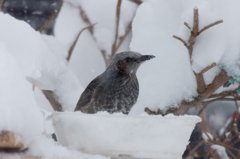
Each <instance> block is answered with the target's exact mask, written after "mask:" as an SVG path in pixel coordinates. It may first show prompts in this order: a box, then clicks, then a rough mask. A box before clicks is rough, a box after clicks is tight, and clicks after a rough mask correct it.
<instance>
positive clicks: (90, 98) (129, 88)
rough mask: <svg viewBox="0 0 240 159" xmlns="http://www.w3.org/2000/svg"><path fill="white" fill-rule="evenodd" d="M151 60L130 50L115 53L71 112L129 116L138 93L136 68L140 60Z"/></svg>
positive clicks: (150, 57)
mask: <svg viewBox="0 0 240 159" xmlns="http://www.w3.org/2000/svg"><path fill="white" fill-rule="evenodd" d="M154 57H155V56H153V55H141V54H140V53H137V52H132V51H125V52H121V53H118V54H116V55H115V56H114V57H113V59H112V61H111V63H110V65H109V66H108V68H107V69H106V70H105V71H104V72H103V73H102V74H101V75H99V76H98V77H96V78H95V79H94V80H93V81H92V82H91V83H90V84H89V85H88V86H87V88H86V89H85V90H84V92H83V93H82V95H81V96H80V99H79V101H78V103H77V106H76V108H75V110H74V111H78V110H79V111H81V112H84V113H96V112H98V111H107V112H109V113H114V112H122V113H124V114H128V113H129V111H130V110H131V108H132V106H133V105H134V104H135V103H136V101H137V98H138V94H139V85H138V80H137V77H136V72H137V69H138V67H139V66H140V64H141V63H142V62H143V61H146V60H150V59H152V58H154Z"/></svg>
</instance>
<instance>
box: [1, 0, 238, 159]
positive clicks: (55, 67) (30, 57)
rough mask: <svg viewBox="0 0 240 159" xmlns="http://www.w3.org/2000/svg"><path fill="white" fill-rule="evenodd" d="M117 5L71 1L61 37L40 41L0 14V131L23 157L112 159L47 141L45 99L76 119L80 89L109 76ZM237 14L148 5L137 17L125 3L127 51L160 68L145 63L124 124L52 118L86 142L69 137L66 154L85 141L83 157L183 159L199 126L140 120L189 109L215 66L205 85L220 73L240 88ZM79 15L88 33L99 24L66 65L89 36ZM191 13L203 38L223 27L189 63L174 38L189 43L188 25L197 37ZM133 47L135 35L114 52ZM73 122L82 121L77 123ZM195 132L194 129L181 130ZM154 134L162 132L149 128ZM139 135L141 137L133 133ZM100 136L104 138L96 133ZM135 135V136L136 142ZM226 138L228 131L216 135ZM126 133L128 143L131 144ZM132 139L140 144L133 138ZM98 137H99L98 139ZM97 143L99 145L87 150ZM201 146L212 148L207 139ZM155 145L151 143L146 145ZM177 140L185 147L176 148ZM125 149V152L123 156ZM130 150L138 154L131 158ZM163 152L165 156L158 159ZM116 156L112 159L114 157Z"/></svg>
mask: <svg viewBox="0 0 240 159" xmlns="http://www.w3.org/2000/svg"><path fill="white" fill-rule="evenodd" d="M93 4H94V5H93ZM116 4H117V0H105V1H99V0H88V1H86V0H65V2H64V3H63V7H62V9H61V12H60V13H59V16H58V18H57V21H56V25H55V29H54V32H55V37H53V36H46V35H41V34H40V33H39V32H36V31H34V30H33V29H32V28H31V27H30V26H29V25H28V24H27V23H25V22H22V21H19V20H16V19H14V18H12V17H11V16H9V15H7V14H2V13H0V19H1V22H2V23H1V25H0V35H1V36H0V71H1V74H0V81H1V83H0V88H1V90H3V91H1V92H0V131H2V130H9V131H12V132H14V133H15V134H16V137H17V141H21V142H23V144H24V145H25V146H26V147H29V150H28V151H27V152H26V153H24V155H29V156H42V157H45V158H62V157H63V158H96V159H100V158H106V157H103V156H98V155H94V156H93V155H86V154H83V153H82V152H79V151H75V150H68V149H67V148H65V147H63V146H60V145H58V144H56V143H54V142H53V141H52V139H50V136H49V134H51V133H52V132H53V128H52V126H51V123H50V121H46V118H47V116H48V115H50V114H51V112H54V110H53V109H52V107H51V105H50V104H49V102H48V100H47V99H46V98H45V96H44V95H43V94H42V92H41V90H40V89H46V90H52V91H54V93H55V95H56V96H57V99H58V102H60V103H61V105H62V106H63V110H64V111H72V110H73V109H74V107H75V105H76V103H77V100H78V99H79V96H80V94H81V93H82V91H83V87H86V85H87V84H89V82H90V81H91V80H92V79H93V78H95V77H96V76H98V75H99V74H101V73H102V72H103V71H104V70H105V63H104V61H103V57H102V55H101V51H100V49H103V50H105V51H106V53H107V54H108V55H109V54H110V52H111V47H112V44H113V41H114V36H115V28H116V26H115V25H116V16H115V14H116ZM239 4H240V2H239V1H238V0H232V1H230V2H228V1H224V0H212V1H207V0H201V1H200V0H194V1H190V0H182V1H178V0H168V1H165V0H146V1H144V2H143V4H142V5H140V7H139V8H137V5H136V4H134V3H132V2H130V1H127V0H123V1H122V7H121V16H120V25H119V36H122V35H123V34H124V33H125V31H126V27H127V25H128V24H129V22H130V21H131V20H132V19H133V18H134V21H133V24H132V27H133V32H132V34H133V36H132V40H131V44H130V49H131V50H132V51H137V52H140V53H141V54H145V55H155V56H156V58H155V59H154V60H151V61H148V62H146V63H144V64H143V65H142V66H140V68H139V70H138V72H137V76H138V79H139V85H140V95H139V98H138V102H137V104H136V105H135V106H134V107H133V109H132V111H131V116H125V115H121V114H114V115H113V116H110V115H107V114H104V113H103V114H101V113H100V114H97V115H85V114H81V113H69V112H66V113H61V114H54V115H53V116H54V117H56V116H58V117H59V118H60V116H61V117H62V118H64V119H66V120H63V121H62V120H61V122H62V123H64V124H66V126H68V127H69V130H68V129H64V130H66V132H68V131H72V132H75V131H79V130H81V132H85V133H83V134H80V133H78V134H77V137H73V136H72V135H69V136H68V137H69V138H70V140H71V143H72V144H71V145H68V146H69V147H70V148H73V149H75V148H76V147H77V146H79V145H77V144H76V143H75V142H76V141H78V139H79V140H80V139H81V138H80V137H79V136H80V135H86V136H85V137H86V138H85V140H86V143H84V144H85V145H84V146H86V149H85V150H82V151H85V152H91V153H102V154H105V152H103V151H105V150H104V149H108V150H109V149H114V150H116V149H119V151H120V150H121V153H123V154H130V155H131V156H133V157H146V155H148V157H151V158H155V157H156V156H158V157H159V156H161V157H162V158H181V155H182V153H183V151H184V150H185V148H186V145H187V144H188V139H189V136H190V133H191V131H192V129H193V127H194V125H195V123H196V122H197V121H199V119H198V118H197V117H192V116H183V117H175V116H173V115H167V116H165V117H162V116H147V115H139V114H142V113H143V111H144V108H145V107H149V108H150V109H151V110H153V111H154V110H155V111H156V110H157V109H158V108H160V109H161V110H167V109H169V108H170V107H177V106H178V104H179V103H180V102H181V101H182V100H186V101H191V100H192V99H193V98H194V97H195V96H197V91H196V87H197V86H196V79H195V76H194V74H193V71H195V72H197V73H199V72H200V71H201V70H202V69H204V68H205V67H207V66H209V65H211V64H212V63H213V62H216V63H217V66H216V67H214V68H213V69H211V70H210V71H208V72H206V73H204V80H205V83H206V84H210V83H211V82H212V80H213V79H214V78H215V76H216V75H217V74H218V73H219V72H220V70H221V68H223V69H225V70H226V71H227V72H228V74H229V76H233V78H234V79H235V80H237V81H239V80H240V69H239V65H240V63H239V53H240V47H239V42H240V38H239V37H240V30H239V25H238V24H239V23H238V22H237V21H236V19H238V18H239V15H240V10H239V8H238V6H239ZM79 6H81V7H82V8H83V10H84V11H85V12H86V14H87V15H88V17H89V19H90V21H91V23H92V24H93V23H96V22H97V24H96V25H95V26H94V34H93V36H92V35H91V34H90V32H89V31H88V30H86V31H84V32H83V33H82V35H81V36H80V38H79V40H78V42H77V44H76V47H75V49H74V51H73V54H72V58H71V59H70V61H69V62H67V61H66V57H67V55H68V50H69V48H70V46H71V45H72V43H73V41H74V40H75V38H76V36H77V34H78V33H79V32H80V30H81V29H82V28H84V27H86V26H87V24H86V23H85V22H84V21H83V20H82V18H81V16H80V10H79ZM195 7H197V8H198V10H199V29H202V28H203V27H205V26H207V25H209V24H211V23H213V22H216V21H217V20H220V19H223V23H221V24H218V25H216V26H214V27H212V28H210V29H208V30H206V31H204V32H203V33H202V34H200V35H199V36H198V37H197V39H196V44H195V45H194V51H193V55H192V58H191V60H189V55H188V51H187V49H186V48H185V47H184V46H183V44H182V43H181V42H180V41H178V40H176V39H174V38H172V36H173V35H177V36H179V37H181V38H182V39H184V40H185V41H186V42H187V41H188V37H189V35H190V31H189V29H188V28H187V27H186V26H184V25H183V23H184V22H187V23H188V25H189V26H190V27H191V28H192V23H193V19H192V16H193V9H194V8H195ZM136 11H137V12H136ZM135 12H136V16H135ZM36 14H40V12H36ZM134 16H135V17H134ZM130 38H131V34H129V35H128V36H127V38H126V40H125V41H124V44H123V45H122V47H121V48H120V49H119V50H118V52H120V51H123V50H129V43H130ZM191 63H192V64H191ZM29 82H30V83H29ZM32 84H34V85H36V87H37V88H36V89H35V91H32ZM238 85H239V83H238V82H235V83H234V84H233V85H231V86H229V87H227V88H220V89H219V90H217V91H216V92H215V93H221V92H222V91H225V90H232V89H235V88H237V86H238ZM65 115H66V116H65ZM137 115H138V116H137ZM75 118H76V119H80V118H81V119H84V120H75ZM107 119H111V120H110V121H109V120H107ZM59 120H60V119H59ZM68 121H71V122H72V123H73V125H70V124H69V123H68ZM59 122H60V121H59ZM78 122H79V123H81V124H82V125H81V126H79V125H75V126H74V124H79V123H78ZM88 122H92V124H93V125H89V124H88ZM158 122H159V123H160V124H158ZM189 122H190V123H191V126H189V127H187V128H183V127H184V126H187V123H189ZM229 122H230V120H229ZM116 123H119V126H116ZM227 123H228V122H227ZM131 124H132V125H131ZM154 124H156V125H157V126H156V127H155V126H153V125H154ZM141 126H142V128H143V130H141V131H136V130H139V129H140V128H141ZM26 127H27V128H28V129H26ZM105 127H106V129H105ZM96 128H98V129H99V130H101V131H90V129H96ZM55 129H57V128H56V127H55ZM75 129H76V130H75ZM118 129H120V130H118ZM178 129H179V131H178ZM83 130H84V131H83ZM104 130H106V131H107V133H110V134H107V133H103V134H104V135H101V132H105V131H104ZM117 130H118V131H117ZM123 130H124V131H123ZM131 130H134V131H133V132H134V133H133V132H131ZM185 131H186V132H185ZM187 131H188V132H187ZM223 132H224V129H223V128H222V129H221V130H220V134H222V133H223ZM58 133H59V132H58ZM69 133H70V132H69ZM120 133H127V134H128V136H124V134H120ZM135 133H138V135H134V134H135ZM148 133H153V136H154V135H155V136H156V137H152V136H151V135H147V134H148ZM154 133H155V134H154ZM156 133H160V135H159V134H156ZM99 134H100V135H101V136H100V137H99V136H97V135H99ZM170 134H171V135H170ZM58 135H59V134H58ZM73 135H74V134H73ZM75 135H76V134H75ZM121 135H123V136H121ZM226 135H227V134H226ZM118 137H120V138H121V139H119V138H118ZM140 137H141V138H140ZM157 137H159V138H157ZM93 138H94V142H89V141H92V140H93ZM109 138H110V139H111V140H110V141H109V142H106V145H108V147H105V146H104V145H103V146H100V148H99V149H96V147H94V146H97V145H101V144H104V143H105V142H103V141H102V140H104V139H109ZM135 138H140V139H138V140H135V141H134V142H130V139H135ZM203 138H205V139H207V138H206V136H205V137H204V134H203ZM83 139H84V138H83ZM87 139H88V140H87ZM60 140H61V139H60ZM97 140H99V141H97ZM147 140H149V141H147ZM152 140H153V142H151V143H149V142H150V141H152ZM177 140H181V142H176V141H177ZM124 141H127V142H128V144H129V145H127V146H125V145H124V143H123V142H124ZM156 141H157V142H156ZM60 142H61V141H60ZM88 142H89V143H88ZM141 142H142V143H141ZM116 143H118V144H116ZM152 143H154V144H152ZM88 144H89V145H88ZM91 144H92V145H91ZM111 144H112V145H111ZM131 144H133V145H131ZM153 145H154V146H153ZM142 146H146V147H147V148H145V147H142ZM151 146H152V147H151ZM131 148H132V149H131ZM213 148H214V149H216V150H217V152H218V154H219V155H220V156H222V158H226V153H225V150H224V148H223V147H219V146H217V145H214V146H213ZM130 150H132V151H131V152H129V151H130ZM160 150H161V152H158V151H160ZM108 153H109V152H108ZM108 153H107V154H108ZM118 153H119V152H118V151H114V152H111V153H109V154H110V155H116V154H118ZM1 155H2V154H1ZM1 155H0V158H4V157H5V158H6V157H7V158H20V156H21V155H11V156H8V155H5V156H4V157H2V156H1ZM174 155H175V156H174ZM176 156H177V157H176ZM179 156H180V157H179Z"/></svg>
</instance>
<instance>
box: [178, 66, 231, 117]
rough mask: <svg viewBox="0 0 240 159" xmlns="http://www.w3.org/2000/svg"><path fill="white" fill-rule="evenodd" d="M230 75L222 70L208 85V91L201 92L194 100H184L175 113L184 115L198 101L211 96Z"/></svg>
mask: <svg viewBox="0 0 240 159" xmlns="http://www.w3.org/2000/svg"><path fill="white" fill-rule="evenodd" d="M229 79H230V77H229V76H228V75H227V72H226V71H224V70H222V71H221V72H220V73H219V74H218V75H217V76H216V77H215V78H214V80H213V82H212V83H211V84H210V85H208V87H207V89H206V91H205V92H204V93H203V94H201V95H200V96H199V97H198V99H199V100H194V101H192V102H189V103H187V102H184V101H183V102H182V103H181V104H180V106H179V109H178V110H177V111H175V112H174V114H175V115H182V114H184V113H185V112H186V111H187V110H189V109H190V108H192V107H194V106H196V104H197V103H199V102H203V101H204V100H205V99H207V98H209V97H210V96H211V95H212V94H213V93H214V92H215V91H216V90H217V89H218V88H219V87H220V86H222V85H223V84H224V83H226V81H228V80H229Z"/></svg>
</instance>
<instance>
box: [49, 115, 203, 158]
mask: <svg viewBox="0 0 240 159" xmlns="http://www.w3.org/2000/svg"><path fill="white" fill-rule="evenodd" d="M49 119H50V120H52V123H53V126H54V129H55V133H56V135H57V138H58V141H59V143H60V144H62V145H63V146H66V147H68V148H69V149H75V150H80V151H82V152H86V153H91V154H102V155H106V156H111V157H118V156H129V157H135V158H164V159H168V158H169V159H170V158H172V159H176V158H181V157H182V154H183V152H184V150H185V149H186V146H187V144H188V140H189V138H190V135H191V132H192V131H193V129H194V127H195V124H196V123H198V122H201V118H199V117H197V116H190V115H184V116H174V115H172V114H169V115H166V116H164V117H163V116H160V115H147V114H143V115H138V116H128V115H123V114H119V113H117V114H108V113H106V112H101V113H98V114H83V113H81V112H61V113H54V114H52V115H51V116H50V117H49Z"/></svg>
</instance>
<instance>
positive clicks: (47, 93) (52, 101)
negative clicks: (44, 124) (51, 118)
mask: <svg viewBox="0 0 240 159" xmlns="http://www.w3.org/2000/svg"><path fill="white" fill-rule="evenodd" d="M42 92H43V94H44V95H45V97H46V98H47V99H48V101H49V102H50V104H51V105H52V107H53V109H54V110H55V111H59V112H61V111H62V106H61V104H60V103H58V102H57V101H56V99H55V96H54V93H53V91H49V90H42Z"/></svg>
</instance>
